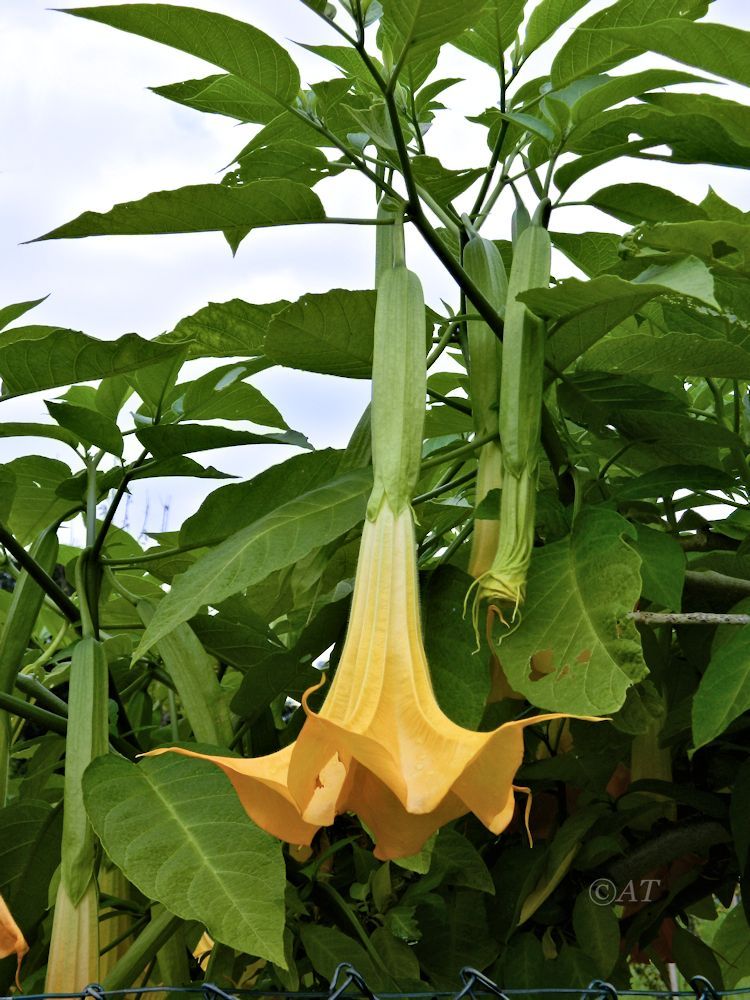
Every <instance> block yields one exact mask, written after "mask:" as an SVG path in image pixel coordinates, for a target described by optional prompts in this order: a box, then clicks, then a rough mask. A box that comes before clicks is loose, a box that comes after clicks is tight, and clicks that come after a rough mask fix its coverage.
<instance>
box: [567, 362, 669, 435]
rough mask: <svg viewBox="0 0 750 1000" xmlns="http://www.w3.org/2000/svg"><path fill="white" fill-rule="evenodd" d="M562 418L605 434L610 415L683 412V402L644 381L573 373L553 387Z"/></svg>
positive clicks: (592, 372)
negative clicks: (564, 417) (638, 411)
mask: <svg viewBox="0 0 750 1000" xmlns="http://www.w3.org/2000/svg"><path fill="white" fill-rule="evenodd" d="M557 398H558V402H559V403H560V406H561V407H562V409H563V411H564V412H565V415H566V416H567V417H569V418H570V419H571V420H574V421H575V422H576V423H577V424H581V425H582V426H583V427H587V428H589V430H592V431H593V432H594V433H595V434H602V435H604V434H606V433H607V425H608V424H611V423H612V419H613V416H614V415H615V414H620V413H622V412H623V411H629V410H662V409H663V410H670V411H676V412H684V410H685V406H686V403H685V402H683V401H681V400H680V399H679V398H678V397H677V396H675V395H673V394H672V393H670V392H664V391H663V390H661V389H655V388H654V387H653V386H651V385H647V384H646V383H645V382H640V381H638V380H636V379H631V378H628V377H627V376H622V375H609V374H607V373H606V372H599V371H590V372H587V371H576V372H572V373H570V374H568V375H566V376H565V379H564V380H563V381H561V382H560V384H559V385H558V387H557Z"/></svg>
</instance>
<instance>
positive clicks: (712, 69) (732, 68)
mask: <svg viewBox="0 0 750 1000" xmlns="http://www.w3.org/2000/svg"><path fill="white" fill-rule="evenodd" d="M664 13H667V11H666V10H665V11H664ZM597 35H600V36H604V37H605V38H607V39H611V40H612V42H613V43H615V44H620V45H624V46H627V47H628V48H632V49H637V50H639V51H641V52H643V51H648V52H658V53H660V54H661V55H663V56H667V57H668V58H669V59H674V60H675V62H680V63H686V64H687V65H688V66H695V67H696V68H697V69H702V70H706V71H707V72H708V73H714V74H715V75H716V76H722V77H724V78H725V79H727V80H734V82H735V83H742V84H744V85H745V86H746V87H748V86H750V31H742V29H740V28H735V27H732V26H730V25H728V24H714V23H712V22H708V21H705V22H702V23H701V24H694V23H690V22H686V21H685V20H683V19H677V18H669V15H667V19H666V20H663V21H656V23H654V24H649V26H648V30H647V31H642V30H640V29H638V28H627V27H616V28H615V27H609V26H607V27H606V28H603V29H602V30H600V31H598V32H597ZM593 44H598V42H594V43H593Z"/></svg>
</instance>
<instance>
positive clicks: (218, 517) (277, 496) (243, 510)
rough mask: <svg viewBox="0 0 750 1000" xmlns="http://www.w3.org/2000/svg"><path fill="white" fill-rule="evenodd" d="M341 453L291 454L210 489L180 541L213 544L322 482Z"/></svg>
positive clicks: (331, 473) (332, 471)
mask: <svg viewBox="0 0 750 1000" xmlns="http://www.w3.org/2000/svg"><path fill="white" fill-rule="evenodd" d="M340 458H341V453H340V452H338V451H334V450H333V449H330V448H328V449H324V450H321V451H313V452H310V453H309V454H306V455H295V456H293V457H292V458H288V459H287V460H286V461H285V462H279V463H277V464H276V465H272V466H271V467H270V468H268V469H265V470H264V471H263V472H261V473H259V474H258V475H257V476H255V477H254V478H253V479H251V480H249V482H246V483H232V484H231V485H229V486H223V487H222V488H221V489H218V490H214V492H213V493H210V494H209V495H208V496H207V497H206V499H205V500H204V501H203V503H202V504H201V506H200V508H199V509H198V511H197V512H196V513H195V514H193V515H192V516H191V517H188V518H187V520H186V521H184V523H183V525H182V527H181V528H180V545H196V544H198V543H202V544H206V545H214V544H216V543H217V542H220V541H222V540H223V539H225V538H227V537H228V536H229V535H231V534H232V533H233V532H235V531H237V530H238V529H240V528H244V527H245V526H246V525H248V524H252V523H253V522H254V521H258V520H260V518H262V517H265V515H266V514H270V513H271V512H272V511H274V510H275V509H276V508H277V507H279V506H280V505H281V504H285V503H288V502H289V501H290V500H295V499H296V498H297V497H299V496H301V495H302V494H303V493H308V492H310V490H315V489H318V488H319V487H321V486H325V485H326V484H327V483H328V482H330V480H331V479H332V478H333V477H334V476H335V475H336V469H337V467H338V464H339V461H340Z"/></svg>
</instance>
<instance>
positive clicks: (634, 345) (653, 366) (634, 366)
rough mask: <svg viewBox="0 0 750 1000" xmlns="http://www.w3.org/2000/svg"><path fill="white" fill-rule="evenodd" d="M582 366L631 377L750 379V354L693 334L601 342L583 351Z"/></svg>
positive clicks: (637, 335)
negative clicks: (667, 376) (690, 376)
mask: <svg viewBox="0 0 750 1000" xmlns="http://www.w3.org/2000/svg"><path fill="white" fill-rule="evenodd" d="M582 363H583V367H585V368H588V369H591V370H592V371H604V372H623V373H625V372H627V373H628V374H630V375H681V376H685V375H704V376H709V377H712V378H733V379H734V378H740V379H750V351H746V350H745V349H744V348H742V347H738V346H737V345H736V344H731V343H729V342H728V341H726V340H718V339H710V340H709V339H708V338H707V337H699V336H698V335H697V334H694V333H665V334H664V335H663V336H661V337H651V336H649V335H648V334H645V333H637V334H634V335H633V336H630V337H615V338H613V339H611V340H603V341H601V342H600V343H598V344H596V345H594V346H593V347H592V348H591V349H590V350H588V351H587V352H586V354H585V355H584V358H583V362H582Z"/></svg>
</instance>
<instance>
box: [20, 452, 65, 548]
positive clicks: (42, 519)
mask: <svg viewBox="0 0 750 1000" xmlns="http://www.w3.org/2000/svg"><path fill="white" fill-rule="evenodd" d="M4 468H5V469H6V470H7V471H8V472H10V473H11V475H12V476H14V477H15V481H16V495H15V498H14V500H13V506H12V508H11V513H10V517H9V519H8V522H7V527H8V528H9V530H10V531H11V532H12V533H13V534H14V535H15V537H16V538H17V540H18V541H19V542H21V544H22V545H26V544H27V543H28V542H30V541H31V540H32V539H33V538H36V536H37V535H38V534H39V533H40V532H41V531H42V529H43V528H46V527H47V525H50V524H52V523H53V522H54V521H56V520H58V519H59V518H61V517H62V516H63V515H64V514H67V513H68V512H69V511H70V510H71V508H72V507H75V504H74V503H71V501H70V500H66V499H65V498H62V497H59V496H58V495H57V487H58V486H59V485H60V483H62V482H63V481H64V480H66V479H68V478H69V477H70V475H71V473H70V469H69V468H68V466H67V465H65V464H64V462H58V461H56V460H55V459H53V458H45V457H44V456H43V455H27V456H24V457H23V458H15V459H14V460H13V461H12V462H8V464H7V465H6V466H4Z"/></svg>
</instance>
